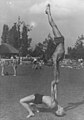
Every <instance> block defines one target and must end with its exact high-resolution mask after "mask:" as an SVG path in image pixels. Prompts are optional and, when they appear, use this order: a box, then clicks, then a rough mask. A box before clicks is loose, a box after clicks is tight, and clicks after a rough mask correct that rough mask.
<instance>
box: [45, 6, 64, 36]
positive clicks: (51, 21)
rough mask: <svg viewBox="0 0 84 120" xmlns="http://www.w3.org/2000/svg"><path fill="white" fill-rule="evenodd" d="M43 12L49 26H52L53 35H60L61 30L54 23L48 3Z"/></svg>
mask: <svg viewBox="0 0 84 120" xmlns="http://www.w3.org/2000/svg"><path fill="white" fill-rule="evenodd" d="M45 12H46V14H47V15H48V21H49V24H50V26H51V27H52V31H53V34H54V37H62V34H61V32H60V31H59V29H58V27H57V25H56V24H55V22H54V20H53V18H52V16H51V10H50V4H48V5H47V7H46V11H45Z"/></svg>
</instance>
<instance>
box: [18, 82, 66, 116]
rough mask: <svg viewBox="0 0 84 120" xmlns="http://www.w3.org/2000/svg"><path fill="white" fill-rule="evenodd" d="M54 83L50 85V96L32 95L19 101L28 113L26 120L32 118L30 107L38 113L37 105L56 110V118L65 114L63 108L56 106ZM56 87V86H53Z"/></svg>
mask: <svg viewBox="0 0 84 120" xmlns="http://www.w3.org/2000/svg"><path fill="white" fill-rule="evenodd" d="M54 84H55V83H54V81H53V82H52V83H51V94H52V95H51V96H46V95H41V94H38V93H36V94H32V95H29V96H27V97H24V98H22V99H20V103H21V105H22V106H23V107H24V108H25V109H26V110H27V111H28V112H29V114H28V116H27V118H29V117H32V116H34V113H33V111H32V109H31V107H34V109H35V110H36V112H39V110H38V109H37V106H38V104H43V105H45V106H46V107H47V108H49V109H55V108H56V109H57V110H56V111H55V114H56V115H58V116H62V115H64V114H65V111H64V109H63V107H61V106H60V105H58V102H57V100H56V98H55V94H56V93H55V92H56V91H55V90H54V89H53V85H54ZM55 87H56V86H55Z"/></svg>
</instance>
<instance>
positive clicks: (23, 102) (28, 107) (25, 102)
mask: <svg viewBox="0 0 84 120" xmlns="http://www.w3.org/2000/svg"><path fill="white" fill-rule="evenodd" d="M34 99H35V96H34V95H30V96H27V97H25V98H22V99H21V100H20V103H21V105H22V106H23V107H24V108H25V109H26V110H27V111H28V112H29V115H28V116H27V118H29V117H31V116H34V113H33V112H32V110H31V108H30V107H31V105H33V103H32V102H31V101H33V100H34ZM27 102H28V103H27Z"/></svg>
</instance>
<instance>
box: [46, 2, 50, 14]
mask: <svg viewBox="0 0 84 120" xmlns="http://www.w3.org/2000/svg"><path fill="white" fill-rule="evenodd" d="M49 11H50V4H48V5H47V6H46V10H45V13H46V14H48V13H49Z"/></svg>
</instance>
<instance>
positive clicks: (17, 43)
mask: <svg viewBox="0 0 84 120" xmlns="http://www.w3.org/2000/svg"><path fill="white" fill-rule="evenodd" d="M19 20H20V19H19ZM21 25H22V31H21V28H20V27H21ZM28 32H29V28H28V25H26V24H25V23H24V24H23V23H22V22H21V21H19V23H14V25H13V26H12V27H11V28H10V29H9V27H8V25H5V24H4V25H3V32H2V36H1V38H2V41H1V42H2V43H8V44H10V45H12V46H13V47H15V48H16V49H18V50H19V51H20V54H21V55H22V56H25V55H27V53H28V48H29V47H30V44H31V41H32V39H31V38H29V36H28Z"/></svg>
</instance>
